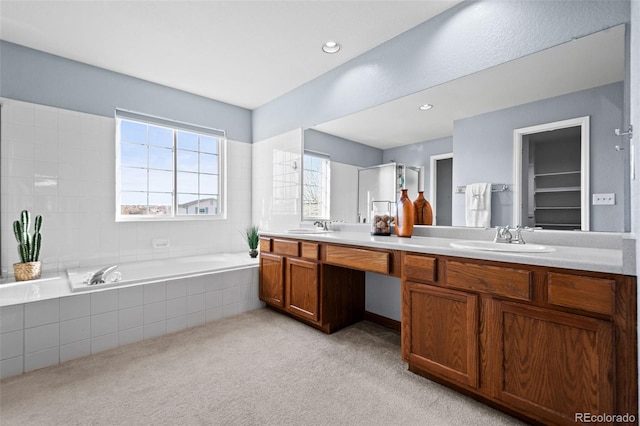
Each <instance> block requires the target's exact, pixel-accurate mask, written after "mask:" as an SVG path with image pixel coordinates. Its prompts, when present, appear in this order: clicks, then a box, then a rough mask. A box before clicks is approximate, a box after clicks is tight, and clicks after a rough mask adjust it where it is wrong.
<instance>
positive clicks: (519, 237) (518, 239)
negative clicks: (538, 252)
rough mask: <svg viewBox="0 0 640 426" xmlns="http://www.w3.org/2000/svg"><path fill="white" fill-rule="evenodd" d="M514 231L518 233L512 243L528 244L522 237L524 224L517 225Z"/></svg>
mask: <svg viewBox="0 0 640 426" xmlns="http://www.w3.org/2000/svg"><path fill="white" fill-rule="evenodd" d="M514 231H515V232H516V235H515V236H514V237H513V238H512V239H511V243H512V244H527V243H525V241H524V239H523V238H522V226H520V225H518V226H516V229H514Z"/></svg>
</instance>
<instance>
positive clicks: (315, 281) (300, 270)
mask: <svg viewBox="0 0 640 426" xmlns="http://www.w3.org/2000/svg"><path fill="white" fill-rule="evenodd" d="M286 301H287V302H286V309H287V310H288V311H289V312H291V313H292V314H295V315H297V316H299V317H302V318H306V319H309V320H312V321H318V320H319V319H320V316H319V312H320V267H319V265H318V263H316V262H309V261H307V260H302V259H287V297H286Z"/></svg>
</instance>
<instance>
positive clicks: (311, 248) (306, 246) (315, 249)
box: [300, 242, 320, 260]
mask: <svg viewBox="0 0 640 426" xmlns="http://www.w3.org/2000/svg"><path fill="white" fill-rule="evenodd" d="M300 257H303V258H305V259H311V260H318V259H319V258H320V244H316V243H306V242H302V243H300Z"/></svg>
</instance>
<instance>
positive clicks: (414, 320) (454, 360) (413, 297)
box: [403, 282, 479, 388]
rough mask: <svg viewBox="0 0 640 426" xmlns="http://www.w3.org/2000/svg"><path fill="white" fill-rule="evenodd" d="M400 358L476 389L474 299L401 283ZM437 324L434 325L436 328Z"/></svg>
mask: <svg viewBox="0 0 640 426" xmlns="http://www.w3.org/2000/svg"><path fill="white" fill-rule="evenodd" d="M403 292H404V293H403V300H404V302H403V326H404V325H405V324H406V325H407V327H404V328H403V339H404V340H406V344H405V342H404V341H403V352H404V355H405V356H404V358H405V360H406V361H407V362H409V364H410V365H414V366H416V367H419V368H421V369H424V370H427V371H431V372H434V373H436V374H438V375H439V376H441V377H443V378H446V379H448V380H452V381H454V382H457V383H461V384H464V385H467V386H470V387H472V388H476V387H477V386H478V355H479V352H478V320H479V317H478V314H479V310H478V297H477V296H476V295H473V294H468V293H464V292H461V291H456V290H449V289H445V288H439V287H436V286H430V285H423V284H419V283H413V282H405V283H404V290H403ZM436 325H437V326H436Z"/></svg>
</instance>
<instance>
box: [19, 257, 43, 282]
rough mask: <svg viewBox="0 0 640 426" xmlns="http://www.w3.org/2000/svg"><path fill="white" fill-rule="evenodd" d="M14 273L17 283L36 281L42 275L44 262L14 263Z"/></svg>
mask: <svg viewBox="0 0 640 426" xmlns="http://www.w3.org/2000/svg"><path fill="white" fill-rule="evenodd" d="M13 272H14V273H15V276H16V281H29V280H36V279H38V278H40V275H42V262H40V261H38V262H25V263H14V264H13Z"/></svg>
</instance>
